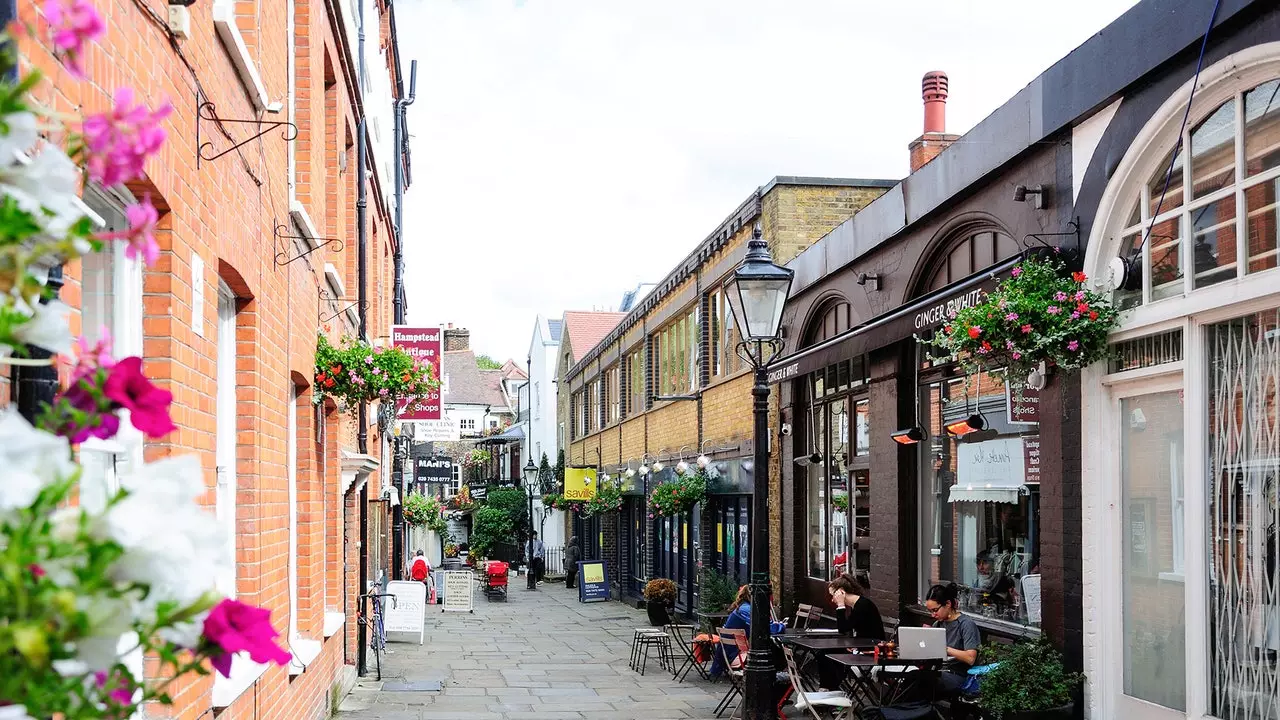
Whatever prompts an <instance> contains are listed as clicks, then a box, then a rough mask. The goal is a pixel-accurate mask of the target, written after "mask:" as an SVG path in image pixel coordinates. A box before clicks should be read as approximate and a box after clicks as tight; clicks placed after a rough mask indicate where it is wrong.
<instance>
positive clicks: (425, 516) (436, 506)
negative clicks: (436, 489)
mask: <svg viewBox="0 0 1280 720" xmlns="http://www.w3.org/2000/svg"><path fill="white" fill-rule="evenodd" d="M404 520H405V522H407V523H409V524H410V525H415V526H418V527H423V526H425V527H426V528H427V529H428V530H430V531H432V532H434V533H436V534H437V535H439V536H440V539H441V540H442V541H443V542H446V543H447V542H449V522H448V520H446V519H445V517H444V507H443V506H442V505H441V504H440V501H439V500H438V499H436V498H434V497H428V496H426V495H423V494H422V493H417V492H411V493H409V494H408V495H406V496H405V498H404Z"/></svg>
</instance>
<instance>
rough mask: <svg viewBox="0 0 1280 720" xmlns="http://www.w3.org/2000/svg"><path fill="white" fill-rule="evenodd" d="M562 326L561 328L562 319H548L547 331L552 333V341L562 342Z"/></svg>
mask: <svg viewBox="0 0 1280 720" xmlns="http://www.w3.org/2000/svg"><path fill="white" fill-rule="evenodd" d="M560 328H561V321H559V320H548V321H547V332H548V333H550V334H551V337H550V338H548V339H549V340H551V342H556V343H558V342H560Z"/></svg>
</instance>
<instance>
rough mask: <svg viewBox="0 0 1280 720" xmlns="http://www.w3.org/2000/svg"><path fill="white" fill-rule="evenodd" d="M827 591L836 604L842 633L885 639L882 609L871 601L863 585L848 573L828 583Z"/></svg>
mask: <svg viewBox="0 0 1280 720" xmlns="http://www.w3.org/2000/svg"><path fill="white" fill-rule="evenodd" d="M827 592H828V593H830V594H831V602H832V603H834V604H835V606H836V627H838V628H839V629H840V634H841V635H849V634H852V635H853V636H854V637H860V638H871V639H873V640H884V637H885V636H884V621H883V620H881V619H880V609H879V608H877V607H876V604H875V603H873V602H871V598H868V597H867V596H866V595H865V594H864V593H865V592H866V591H865V590H863V588H862V586H861V585H859V584H858V581H857V580H854V579H853V578H852V577H851V576H849V575H848V574H842V575H840V576H839V577H837V578H836V579H835V580H832V581H831V582H829V583H827Z"/></svg>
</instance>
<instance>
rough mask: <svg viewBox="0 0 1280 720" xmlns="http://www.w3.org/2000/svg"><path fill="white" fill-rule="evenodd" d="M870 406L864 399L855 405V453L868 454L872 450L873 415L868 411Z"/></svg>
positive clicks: (859, 454)
mask: <svg viewBox="0 0 1280 720" xmlns="http://www.w3.org/2000/svg"><path fill="white" fill-rule="evenodd" d="M868 408H869V405H868V404H867V401H866V400H862V401H860V402H858V404H857V405H855V406H854V418H855V428H856V433H855V439H856V442H855V444H854V454H855V455H858V456H862V455H867V454H868V453H870V452H871V415H870V414H869V412H868Z"/></svg>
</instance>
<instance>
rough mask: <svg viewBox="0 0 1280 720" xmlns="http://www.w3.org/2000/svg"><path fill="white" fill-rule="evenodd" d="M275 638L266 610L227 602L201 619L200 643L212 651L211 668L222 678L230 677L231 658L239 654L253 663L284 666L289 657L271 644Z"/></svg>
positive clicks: (268, 612) (275, 632)
mask: <svg viewBox="0 0 1280 720" xmlns="http://www.w3.org/2000/svg"><path fill="white" fill-rule="evenodd" d="M279 634H280V633H279V632H277V631H276V629H275V628H273V627H271V611H270V610H266V609H264V608H260V607H254V606H252V605H246V604H245V603H242V602H240V601H239V600H230V599H228V600H223V601H222V602H220V603H218V604H217V605H215V606H214V608H213V609H212V610H210V611H209V617H207V618H205V621H204V641H203V643H204V645H205V646H206V647H208V648H210V649H211V650H212V651H213V653H212V655H211V656H210V661H211V662H212V663H213V667H214V668H215V669H216V670H217V671H218V672H220V673H222V676H223V677H231V656H233V655H235V654H236V653H239V652H245V653H248V654H249V659H250V660H253V661H254V662H256V663H266V662H274V663H276V664H277V665H288V664H289V660H290V659H291V656H290V655H289V653H287V652H285V651H284V650H282V649H280V647H278V646H277V645H276V643H275V638H276V637H277V636H278V635H279Z"/></svg>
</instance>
